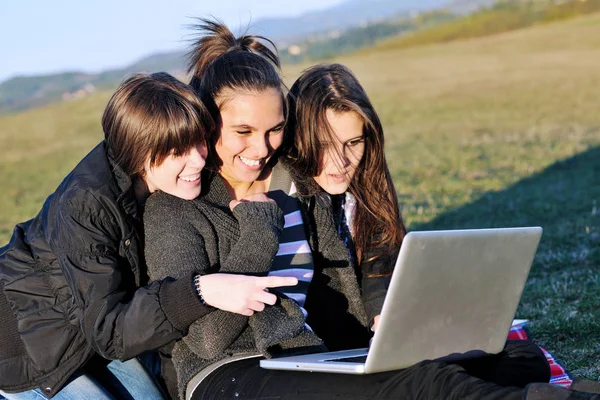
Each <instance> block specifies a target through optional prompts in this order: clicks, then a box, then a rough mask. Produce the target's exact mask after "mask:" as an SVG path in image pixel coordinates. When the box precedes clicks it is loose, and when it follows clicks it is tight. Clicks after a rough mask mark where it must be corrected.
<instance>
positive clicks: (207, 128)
mask: <svg viewBox="0 0 600 400" xmlns="http://www.w3.org/2000/svg"><path fill="white" fill-rule="evenodd" d="M102 129H103V130H104V138H105V141H106V143H107V149H108V152H109V154H110V155H111V156H112V157H113V158H114V159H115V161H116V163H117V164H118V165H119V166H120V167H121V168H122V169H123V170H124V171H125V172H126V173H127V174H128V175H129V176H134V175H139V176H143V175H144V166H145V165H146V163H147V162H148V161H150V165H152V166H154V165H160V164H161V163H162V162H163V161H164V160H165V158H166V157H167V156H169V155H171V154H173V155H182V154H185V153H186V152H188V151H189V150H190V149H191V148H192V147H193V146H195V145H197V144H199V143H203V142H206V137H207V136H208V135H210V133H211V132H212V131H213V130H214V129H215V123H214V121H213V118H212V117H211V115H210V113H209V112H208V110H207V109H206V107H205V106H204V104H203V103H202V101H201V100H200V97H199V96H198V95H197V94H196V92H195V91H194V89H192V88H191V87H190V86H189V85H186V84H185V83H183V82H181V81H179V80H177V79H176V78H174V77H173V76H171V75H169V74H167V73H165V72H158V73H154V74H137V75H134V76H132V77H131V78H129V79H127V80H125V81H124V82H123V83H122V84H121V85H120V86H119V88H118V89H117V91H116V92H115V93H114V94H113V95H112V97H111V98H110V100H109V101H108V104H107V106H106V108H105V110H104V115H103V116H102Z"/></svg>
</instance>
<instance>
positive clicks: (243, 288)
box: [200, 273, 298, 317]
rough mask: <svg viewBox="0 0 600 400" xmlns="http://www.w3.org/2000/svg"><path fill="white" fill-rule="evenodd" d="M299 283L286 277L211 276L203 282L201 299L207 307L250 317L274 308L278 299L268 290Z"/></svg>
mask: <svg viewBox="0 0 600 400" xmlns="http://www.w3.org/2000/svg"><path fill="white" fill-rule="evenodd" d="M297 284H298V279H296V278H293V277H285V276H248V275H235V274H219V273H217V274H209V275H203V276H202V277H201V278H200V287H201V290H202V298H203V299H204V301H205V302H206V304H208V305H210V306H213V307H216V308H219V309H221V310H224V311H229V312H233V313H236V314H241V315H246V316H248V317H249V316H251V315H252V314H254V312H255V311H262V310H264V308H265V304H269V305H273V304H275V302H276V301H277V296H275V295H274V294H273V293H269V292H268V291H267V289H268V288H276V287H282V286H295V285H297Z"/></svg>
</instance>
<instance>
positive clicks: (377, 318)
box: [371, 314, 381, 332]
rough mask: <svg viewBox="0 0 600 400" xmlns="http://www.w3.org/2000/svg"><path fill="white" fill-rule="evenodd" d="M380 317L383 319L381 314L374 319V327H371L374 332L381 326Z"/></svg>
mask: <svg viewBox="0 0 600 400" xmlns="http://www.w3.org/2000/svg"><path fill="white" fill-rule="evenodd" d="M379 317H381V314H379V315H376V316H375V318H373V326H372V327H371V330H372V331H373V332H375V331H376V330H377V325H379Z"/></svg>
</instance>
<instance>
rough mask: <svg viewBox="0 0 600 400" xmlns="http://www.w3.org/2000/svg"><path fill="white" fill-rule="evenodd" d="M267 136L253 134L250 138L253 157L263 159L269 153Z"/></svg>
mask: <svg viewBox="0 0 600 400" xmlns="http://www.w3.org/2000/svg"><path fill="white" fill-rule="evenodd" d="M267 138H268V134H267V135H261V134H258V133H256V134H253V135H252V137H251V138H250V147H251V148H252V150H253V156H254V157H257V158H265V157H267V156H268V155H269V153H270V151H271V150H270V146H269V142H268V140H267Z"/></svg>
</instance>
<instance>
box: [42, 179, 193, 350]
mask: <svg viewBox="0 0 600 400" xmlns="http://www.w3.org/2000/svg"><path fill="white" fill-rule="evenodd" d="M65 199H66V200H64V201H62V203H61V204H59V206H58V210H57V214H56V217H55V218H54V219H53V220H52V221H51V223H52V224H53V225H54V226H53V229H52V230H53V231H54V232H60V235H55V237H53V238H50V240H49V243H50V247H51V249H52V251H53V252H54V253H55V254H56V255H57V257H58V261H59V264H60V267H61V270H62V272H63V274H64V276H65V278H66V280H67V282H68V285H69V287H70V289H71V292H72V294H73V297H74V299H75V302H76V305H77V307H78V308H79V309H80V311H81V315H82V317H81V327H82V330H83V333H84V335H85V337H86V340H87V341H88V342H89V343H90V344H91V346H92V347H93V348H94V350H95V351H96V352H98V353H99V354H100V355H102V356H103V357H105V358H107V359H122V360H125V359H129V358H132V357H135V356H136V355H138V354H141V353H142V352H144V351H147V350H151V349H156V348H158V347H160V346H162V345H164V344H166V343H169V342H171V341H173V340H176V339H178V338H180V337H181V336H182V334H183V331H185V329H187V326H188V325H189V324H190V323H191V322H192V321H194V320H195V319H197V318H199V317H200V316H201V315H202V309H201V304H200V303H199V301H198V300H197V299H196V298H195V293H194V291H193V286H192V284H191V280H190V279H189V277H188V279H180V280H174V279H170V278H169V279H164V280H161V281H154V282H152V283H150V284H149V285H147V286H144V287H139V288H137V289H136V290H135V291H134V292H133V293H131V290H125V289H124V288H123V284H122V283H123V282H122V277H123V275H124V274H125V273H127V271H126V270H125V269H126V268H130V266H129V265H128V264H124V262H123V260H122V258H120V257H119V244H120V238H121V232H120V230H119V229H120V228H119V226H118V224H116V222H115V218H114V215H113V213H114V211H112V210H111V211H109V208H107V207H106V206H105V204H106V202H103V201H101V200H99V199H97V198H96V197H95V196H94V195H93V194H91V193H89V192H87V191H84V190H82V189H78V190H77V193H76V194H74V195H73V196H65ZM73 199H77V200H76V202H75V200H73ZM194 307H196V308H195V309H194Z"/></svg>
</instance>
